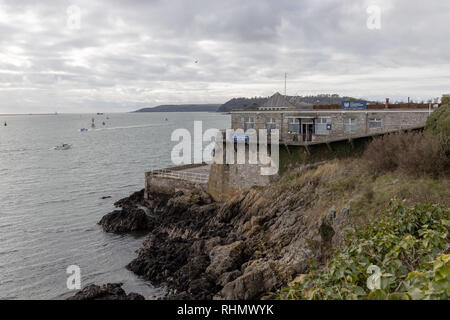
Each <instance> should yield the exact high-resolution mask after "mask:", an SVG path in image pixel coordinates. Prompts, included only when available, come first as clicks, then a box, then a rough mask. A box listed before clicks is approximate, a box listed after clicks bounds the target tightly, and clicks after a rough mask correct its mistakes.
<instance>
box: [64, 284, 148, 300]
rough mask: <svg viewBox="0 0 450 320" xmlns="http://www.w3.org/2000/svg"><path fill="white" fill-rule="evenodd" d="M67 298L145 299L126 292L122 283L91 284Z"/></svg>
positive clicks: (136, 294)
mask: <svg viewBox="0 0 450 320" xmlns="http://www.w3.org/2000/svg"><path fill="white" fill-rule="evenodd" d="M67 300H145V298H144V297H143V296H142V295H140V294H138V293H134V292H131V293H129V294H126V293H125V291H124V290H123V289H122V283H108V284H104V285H102V286H97V285H95V284H91V285H89V286H87V287H85V288H83V290H81V291H79V292H77V293H76V294H75V295H74V296H73V297H70V298H68V299H67Z"/></svg>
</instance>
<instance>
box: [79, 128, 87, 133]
mask: <svg viewBox="0 0 450 320" xmlns="http://www.w3.org/2000/svg"><path fill="white" fill-rule="evenodd" d="M88 130H89V129H88V128H81V129H80V132H86V131H88Z"/></svg>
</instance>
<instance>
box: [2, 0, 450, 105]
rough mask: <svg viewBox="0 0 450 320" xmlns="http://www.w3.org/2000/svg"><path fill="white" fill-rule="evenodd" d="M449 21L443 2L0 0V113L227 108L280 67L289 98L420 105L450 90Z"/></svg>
mask: <svg viewBox="0 0 450 320" xmlns="http://www.w3.org/2000/svg"><path fill="white" fill-rule="evenodd" d="M44 3H45V4H44ZM371 5H376V6H378V7H379V8H380V9H381V20H380V22H381V25H380V29H369V28H368V26H367V20H368V18H369V16H370V14H368V13H367V8H368V7H369V6H371ZM71 6H72V7H71ZM73 6H75V7H73ZM68 8H70V9H69V10H68ZM77 8H78V9H79V10H80V20H79V22H80V24H79V25H78V24H77V19H76V18H75V19H73V17H76V9H77ZM449 18H450V1H442V0H428V1H423V0H417V1H416V0H413V1H412V0H389V1H388V0H386V1H382V0H374V1H363V0H354V1H343V0H336V1H335V0H320V1H318V0H314V1H313V0H286V1H282V0H277V1H273V0H270V1H263V0H255V1H245V0H236V1H234V0H226V1H225V0H222V1H215V0H205V1H192V0H189V1H187V0H185V1H171V0H165V1H159V0H153V1H138V0H133V1H130V0H128V1H111V0H108V1H106V0H105V1H99V0H96V1H93V0H86V1H84V0H73V1H60V0H59V1H48V0H47V1H29V0H14V1H13V0H11V1H3V0H0V48H1V49H0V113H22V112H26V113H29V112H33V113H38V112H55V111H58V112H92V111H94V112H97V111H130V110H134V109H136V108H137V107H142V106H155V105H158V104H168V103H224V102H226V101H227V100H229V99H230V98H232V97H242V96H245V97H251V96H268V95H271V94H273V93H274V92H276V91H280V92H283V91H284V73H285V72H287V73H288V85H287V93H288V94H290V95H296V94H297V95H308V94H317V93H338V94H342V95H351V96H357V97H364V98H369V99H374V98H375V99H380V100H382V99H384V97H391V99H393V100H395V99H406V97H407V96H411V97H415V98H417V99H424V100H427V99H429V98H430V97H438V96H441V95H442V94H443V93H450V41H449V40H450V27H449V21H450V20H449ZM370 21H374V20H370Z"/></svg>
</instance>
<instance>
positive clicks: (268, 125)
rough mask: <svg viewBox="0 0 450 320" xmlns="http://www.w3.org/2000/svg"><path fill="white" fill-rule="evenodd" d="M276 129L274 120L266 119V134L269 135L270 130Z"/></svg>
mask: <svg viewBox="0 0 450 320" xmlns="http://www.w3.org/2000/svg"><path fill="white" fill-rule="evenodd" d="M276 128H277V124H276V121H275V118H267V120H266V129H267V132H268V133H270V132H271V131H272V130H274V129H276Z"/></svg>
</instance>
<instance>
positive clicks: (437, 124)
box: [425, 104, 450, 153]
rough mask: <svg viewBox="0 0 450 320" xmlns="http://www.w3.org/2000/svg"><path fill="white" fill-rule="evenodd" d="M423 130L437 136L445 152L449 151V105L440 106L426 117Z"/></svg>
mask: <svg viewBox="0 0 450 320" xmlns="http://www.w3.org/2000/svg"><path fill="white" fill-rule="evenodd" d="M425 131H427V132H430V133H431V134H433V135H435V136H437V137H438V138H439V139H440V140H441V143H442V144H443V145H444V147H445V150H446V152H447V153H448V152H450V105H448V104H446V105H442V106H440V107H439V108H438V109H437V110H435V111H434V112H433V113H432V114H431V115H430V116H429V117H428V119H427V122H426V124H425Z"/></svg>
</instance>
